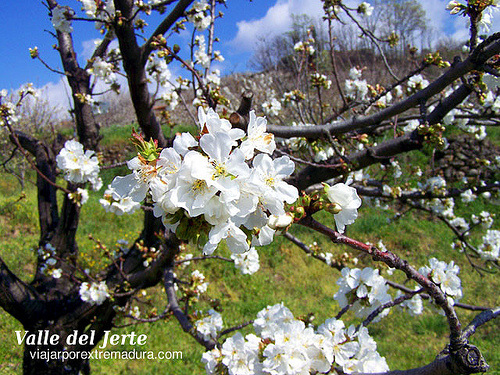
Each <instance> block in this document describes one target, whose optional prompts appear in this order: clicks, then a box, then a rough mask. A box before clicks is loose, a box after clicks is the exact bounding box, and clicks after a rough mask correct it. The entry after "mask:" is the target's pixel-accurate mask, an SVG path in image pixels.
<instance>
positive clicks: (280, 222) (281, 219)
mask: <svg viewBox="0 0 500 375" xmlns="http://www.w3.org/2000/svg"><path fill="white" fill-rule="evenodd" d="M292 222H293V218H292V216H291V215H289V214H284V215H279V216H277V215H271V216H269V220H268V222H267V225H269V227H270V228H271V229H274V230H276V229H280V228H286V227H288V226H289V225H290V224H292Z"/></svg>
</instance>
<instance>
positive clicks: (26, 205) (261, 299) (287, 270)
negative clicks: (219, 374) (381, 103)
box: [0, 127, 500, 375]
mask: <svg viewBox="0 0 500 375" xmlns="http://www.w3.org/2000/svg"><path fill="white" fill-rule="evenodd" d="M185 130H186V129H182V128H178V129H175V131H185ZM103 132H104V141H103V146H104V148H105V149H109V148H110V147H111V145H114V146H113V148H114V149H116V148H119V147H120V145H121V146H125V145H127V138H128V137H129V135H130V128H116V127H110V128H105V129H104V130H103ZM497 133H498V132H492V133H491V135H492V137H491V138H492V139H499V138H498V134H497ZM495 135H496V137H495ZM124 148H125V147H122V148H121V149H124ZM120 156H121V157H122V160H126V157H127V156H130V155H120ZM405 157H406V158H408V159H410V161H411V162H410V163H404V165H411V164H412V163H413V164H415V163H419V160H422V159H421V158H419V152H414V153H412V154H410V155H407V156H405ZM401 164H402V165H403V163H401ZM421 167H422V168H425V167H426V166H425V165H422V166H421ZM125 173H127V169H126V167H122V168H121V169H118V170H117V169H114V170H106V171H103V179H104V186H106V185H107V184H108V183H109V182H110V181H111V179H112V177H113V176H114V175H115V174H122V175H123V174H125ZM26 180H27V181H26V185H25V189H24V191H21V188H20V185H19V183H18V182H17V180H16V179H15V178H14V177H13V176H12V175H9V174H7V173H4V172H2V173H1V174H0V256H1V257H2V258H3V259H4V260H5V262H6V263H7V264H8V265H9V267H10V269H11V270H12V271H13V272H14V273H16V274H18V275H20V277H21V278H22V279H23V280H24V281H26V282H28V281H29V280H31V278H32V276H33V272H34V270H35V249H36V246H37V241H38V216H37V203H36V188H35V186H34V185H33V184H32V183H31V181H34V180H35V176H34V174H33V173H31V172H30V173H27V177H26ZM61 181H62V180H61ZM61 197H62V196H60V198H61ZM101 197H102V191H100V192H97V193H96V192H91V193H90V199H89V201H88V202H87V203H86V204H85V205H84V206H83V208H82V220H81V223H80V226H79V229H78V235H77V241H78V243H79V248H80V250H81V263H82V264H83V266H85V267H87V268H89V269H90V270H93V271H96V270H99V269H102V266H103V265H105V264H106V263H107V262H108V261H107V258H106V256H104V255H103V254H102V252H101V251H100V250H98V249H96V246H95V242H94V241H92V240H90V239H89V235H90V234H92V236H93V238H95V239H99V240H100V241H102V242H103V243H104V244H106V246H107V247H108V248H109V249H111V250H113V249H116V241H117V240H118V239H126V240H127V241H129V242H132V241H133V240H134V239H135V238H137V235H138V233H139V232H140V230H141V225H142V219H141V218H142V213H141V212H138V213H135V214H133V215H124V216H120V217H116V216H114V215H112V214H110V213H106V212H105V211H104V210H103V209H102V207H101V205H100V204H99V199H100V198H101ZM456 204H457V207H456V212H457V214H459V213H460V212H461V211H462V210H463V209H464V208H465V207H464V205H463V203H461V202H460V201H459V200H458V199H457V202H456ZM472 204H473V206H472V207H469V212H471V213H475V214H476V215H477V214H478V213H479V212H481V211H482V210H483V209H486V205H485V202H484V200H483V199H482V198H479V199H477V200H476V201H475V202H473V203H472ZM470 208H472V210H470ZM487 209H488V210H489V212H491V213H494V214H496V215H497V218H498V217H500V207H499V206H493V207H492V206H491V205H489V206H488V208H487ZM393 218H394V211H392V210H388V211H382V210H380V209H378V208H374V207H370V206H369V205H368V204H366V202H364V204H363V206H362V208H361V209H360V210H359V218H358V219H357V220H356V222H355V224H353V225H351V226H349V228H348V232H347V234H348V235H349V236H350V237H353V238H356V239H359V240H362V241H369V242H372V243H377V242H378V241H379V240H380V239H382V240H383V242H384V244H385V245H386V246H387V248H388V249H389V250H391V251H394V252H396V253H397V254H398V255H400V256H401V257H402V258H405V259H407V260H408V261H409V262H410V263H411V264H413V265H414V266H415V267H416V268H419V267H421V266H424V265H426V264H427V263H428V259H429V258H431V257H436V258H438V259H439V260H442V261H446V262H450V261H451V260H454V261H455V263H456V264H458V265H459V266H460V277H461V280H462V287H463V290H464V297H463V298H462V300H461V302H463V303H466V304H473V305H474V304H478V305H482V306H488V307H494V306H498V305H500V296H499V294H498V290H500V278H499V277H498V273H493V274H490V273H484V275H483V276H480V275H479V274H478V273H477V272H476V271H474V270H473V269H472V267H471V266H470V264H469V262H468V260H467V258H466V256H465V255H464V254H461V253H458V252H457V251H456V250H453V249H452V248H451V246H450V244H451V243H452V241H453V234H452V232H451V231H450V230H449V229H448V228H447V227H446V226H445V225H444V224H443V223H441V222H440V221H439V220H438V219H436V218H432V217H430V216H428V215H426V214H421V213H417V212H410V213H409V214H406V215H404V216H403V217H401V218H399V219H397V220H392V219H393ZM328 221H330V222H331V223H332V224H333V217H332V216H331V217H327V216H326V214H325V216H324V217H323V222H325V223H327V222H328ZM389 221H390V223H389ZM496 226H498V224H496ZM495 229H499V228H496V227H495ZM290 232H291V233H293V234H294V235H296V236H297V237H299V238H300V239H301V240H302V241H303V242H305V243H306V244H312V243H313V242H316V243H317V245H318V248H317V250H318V252H320V253H321V252H331V253H333V254H334V257H335V258H341V257H342V254H344V253H345V252H347V253H348V254H350V257H349V259H348V260H347V261H346V265H348V266H350V267H360V268H363V267H366V266H369V267H376V268H379V269H380V270H381V274H382V275H383V276H384V277H386V278H387V279H391V280H394V281H398V282H404V280H405V278H404V276H403V275H402V274H401V273H400V272H397V271H396V272H394V274H393V275H392V276H389V275H388V274H387V271H388V269H387V267H385V266H384V265H383V264H379V263H375V262H373V261H372V260H371V259H370V258H369V257H366V256H362V255H361V254H357V253H355V251H353V250H351V249H349V248H347V247H345V246H341V245H334V244H331V243H329V241H328V240H327V239H326V238H322V237H320V236H319V235H318V234H313V233H311V232H309V231H308V230H306V229H305V228H302V227H297V226H292V228H291V229H290ZM479 237H480V236H479V235H478V236H477V238H476V239H477V241H479ZM258 251H259V255H260V259H261V261H260V264H261V269H260V270H259V271H258V272H257V273H256V274H254V275H251V276H248V275H241V274H240V273H239V271H238V270H236V269H235V268H234V266H233V265H232V264H228V263H226V262H220V261H217V260H213V261H212V260H210V261H205V262H204V263H198V264H194V262H192V263H191V264H190V265H189V266H188V267H187V268H186V269H185V273H186V275H187V274H188V272H189V273H190V272H191V271H192V270H194V269H199V270H200V271H201V272H203V273H204V274H205V276H206V277H207V281H208V282H209V283H210V284H209V287H208V291H207V293H206V294H205V297H206V300H205V299H202V300H200V303H199V304H197V305H196V307H195V308H196V309H199V310H203V311H206V310H207V309H208V308H209V307H210V302H212V304H213V303H214V301H213V300H215V299H217V300H220V301H221V302H222V303H221V306H224V308H223V310H222V311H221V314H222V317H223V319H224V328H228V327H231V326H235V325H238V324H240V323H243V322H246V321H248V320H251V319H254V318H255V316H256V313H257V312H258V311H260V310H261V309H262V308H264V307H266V306H267V305H274V304H276V303H279V302H281V301H283V302H284V304H285V305H286V306H287V307H289V308H290V309H291V311H292V312H293V313H294V316H295V317H298V318H305V317H306V316H307V315H308V314H310V313H312V314H313V315H314V320H313V323H314V324H318V325H319V324H321V323H322V322H323V321H324V320H325V319H327V318H329V317H333V316H335V315H336V314H337V313H338V311H339V307H338V304H337V302H336V301H334V299H333V294H334V293H335V292H336V290H337V289H338V286H337V285H336V280H337V278H338V277H339V275H340V273H339V271H337V270H336V269H333V268H330V267H328V266H327V265H325V264H324V263H321V262H320V261H318V260H316V259H314V258H312V257H309V256H306V255H305V254H304V253H303V252H302V250H300V249H299V248H298V247H296V246H295V245H293V244H292V243H291V242H289V241H287V240H286V239H285V238H283V237H277V240H276V241H275V242H274V243H273V244H271V245H269V246H265V247H262V248H260V249H258ZM185 253H192V254H194V255H195V256H196V255H198V254H199V250H196V249H192V248H189V247H188V248H187V249H186V250H185ZM221 253H222V254H224V255H226V256H227V255H229V252H228V251H227V249H222V252H221ZM355 257H357V258H358V263H357V264H356V265H354V261H353V259H354V258H355ZM180 276H181V278H182V275H180ZM394 294H395V293H393V295H394ZM141 299H142V300H143V301H144V302H145V303H139V304H138V306H139V308H140V310H141V317H149V316H153V315H154V313H161V312H162V311H163V309H164V308H165V306H166V304H167V302H166V297H165V295H164V292H163V291H162V288H161V287H155V288H152V289H148V290H147V291H146V296H144V297H142V296H141ZM209 299H212V301H209ZM424 305H425V312H424V314H422V315H420V316H417V317H411V316H409V315H408V313H406V312H402V311H400V310H399V309H398V308H395V309H393V310H392V311H391V312H390V317H386V318H384V319H382V321H380V322H378V323H372V324H371V325H370V326H369V331H370V334H371V335H372V336H373V337H374V339H375V340H376V341H377V344H378V348H379V352H380V354H381V355H383V356H385V357H386V359H387V361H388V364H389V366H390V368H391V370H393V369H407V368H412V367H418V366H421V365H424V364H426V363H429V362H431V361H432V360H433V359H434V357H435V355H436V353H438V352H439V351H440V350H442V349H443V348H444V346H445V345H446V343H447V342H448V325H447V323H446V319H445V317H444V316H442V315H439V314H436V313H435V312H433V311H432V310H431V307H430V305H429V303H427V302H424ZM192 311H194V310H192ZM457 312H458V314H459V317H460V319H461V321H462V322H463V324H467V323H468V322H469V321H470V320H471V319H472V318H473V317H474V316H475V315H476V314H477V313H476V312H470V311H465V310H463V309H457ZM351 318H352V316H349V318H347V319H345V321H346V322H349V321H351V320H352V319H351ZM127 323H130V321H129V320H123V319H122V320H119V321H117V324H118V325H125V324H127ZM22 329H23V328H22V326H21V325H20V324H19V323H18V322H17V321H16V320H15V319H14V318H12V317H11V316H9V315H8V314H7V313H5V312H4V311H3V310H2V311H0V337H1V340H0V374H21V373H22V357H23V350H22V347H20V346H19V345H18V344H17V341H16V336H15V333H14V331H15V330H22ZM499 330H500V322H499V321H498V320H494V321H492V322H490V324H487V325H484V326H482V327H480V328H479V329H478V331H477V333H476V334H475V335H474V336H473V337H472V340H471V342H472V343H473V344H475V345H476V346H478V348H480V350H481V352H482V353H484V354H485V358H486V361H487V362H488V364H489V365H490V369H491V370H490V371H489V374H497V375H498V374H500V352H499V350H498V348H499V347H500V335H498V332H499ZM251 331H252V328H251V326H250V327H247V328H245V329H244V330H243V333H246V332H251ZM130 332H135V333H136V334H137V335H139V334H146V335H147V337H148V340H147V344H146V345H145V346H144V347H143V348H141V349H142V350H148V351H153V352H160V351H182V360H180V359H171V360H164V361H159V360H157V361H148V360H120V361H119V360H105V359H101V360H93V361H91V370H92V373H94V374H102V373H108V374H160V373H161V374H176V375H184V374H185V375H188V374H204V373H205V371H204V368H203V364H202V363H201V355H202V353H203V348H202V347H201V346H199V345H196V343H195V342H194V340H193V338H192V337H191V336H190V335H188V334H186V333H184V332H182V330H181V328H180V326H179V324H178V322H177V321H176V320H175V319H173V318H169V319H166V320H164V321H159V322H156V323H153V324H150V323H145V324H137V325H130V326H128V327H125V328H121V329H115V330H113V333H118V334H126V333H130ZM131 349H136V350H138V348H137V347H134V346H130V345H123V346H121V345H118V346H115V347H113V348H108V350H131Z"/></svg>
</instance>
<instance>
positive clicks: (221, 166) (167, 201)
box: [104, 107, 298, 258]
mask: <svg viewBox="0 0 500 375" xmlns="http://www.w3.org/2000/svg"><path fill="white" fill-rule="evenodd" d="M198 116H199V124H200V129H201V130H202V135H201V136H200V138H199V140H197V139H195V138H194V137H193V136H192V135H191V134H189V133H183V134H180V135H178V136H177V137H176V138H175V139H174V142H173V147H169V148H165V149H163V150H161V152H160V150H159V149H158V148H157V147H156V145H155V144H154V142H152V141H150V142H145V141H144V140H142V139H141V138H137V137H139V136H136V138H137V145H138V149H139V155H138V156H137V157H135V158H134V159H132V160H130V161H129V162H128V167H129V168H130V169H131V170H132V173H131V174H130V175H128V176H124V177H116V178H115V179H114V181H113V182H112V184H111V185H110V186H109V187H108V190H107V191H106V193H105V196H107V198H106V197H105V198H104V200H105V202H104V203H105V206H106V207H109V209H111V208H113V207H115V209H116V210H117V211H118V212H127V208H130V209H131V210H132V209H135V208H136V207H137V204H139V203H140V202H142V201H143V200H144V199H145V198H146V196H147V195H148V196H150V197H151V199H152V201H153V204H154V214H155V215H156V216H157V217H162V220H163V223H164V224H165V226H166V227H167V228H168V229H170V230H172V231H175V232H176V234H177V235H178V236H179V238H181V239H184V240H193V239H194V240H196V241H197V244H198V245H199V246H201V247H203V251H204V253H205V254H211V253H213V251H214V250H215V249H216V248H217V246H218V245H219V243H220V242H221V241H222V240H224V239H225V240H226V244H227V246H228V247H229V249H230V250H231V252H233V253H237V254H241V253H245V252H248V251H249V250H250V247H251V246H260V245H264V244H268V243H270V242H271V241H272V239H273V235H274V232H275V231H274V230H273V229H272V228H271V227H270V226H269V225H267V223H268V220H269V217H270V216H271V215H276V216H281V215H285V208H284V207H285V206H284V205H285V203H288V204H292V203H294V202H295V200H296V199H297V198H298V191H297V189H296V188H295V187H293V186H291V185H288V184H287V183H286V182H285V181H284V179H285V178H287V177H288V176H290V174H291V173H292V172H293V170H294V163H293V162H292V161H291V160H290V159H289V158H288V157H287V156H283V157H280V158H277V159H274V160H273V159H272V158H271V157H270V156H269V155H268V154H272V152H273V151H274V149H275V147H276V144H275V142H274V137H273V135H272V134H268V133H266V120H265V119H264V118H261V117H256V116H255V113H254V112H251V113H250V121H249V125H248V132H247V133H245V132H244V131H243V130H240V129H232V128H231V124H230V123H229V121H227V120H225V119H221V118H219V116H218V115H217V114H216V113H215V112H214V111H213V110H209V111H208V113H205V111H204V110H203V109H202V108H201V107H200V108H199V113H198ZM256 151H257V152H258V153H257V154H256ZM125 200H126V202H125ZM127 205H128V206H127ZM200 219H201V220H200ZM247 258H248V257H247Z"/></svg>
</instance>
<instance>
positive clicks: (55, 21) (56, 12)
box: [51, 5, 73, 33]
mask: <svg viewBox="0 0 500 375" xmlns="http://www.w3.org/2000/svg"><path fill="white" fill-rule="evenodd" d="M72 16H73V11H72V10H71V8H69V7H62V6H60V5H58V6H56V7H55V8H53V9H52V19H51V21H52V26H54V29H56V30H57V31H60V32H62V33H72V32H73V27H72V26H71V18H72Z"/></svg>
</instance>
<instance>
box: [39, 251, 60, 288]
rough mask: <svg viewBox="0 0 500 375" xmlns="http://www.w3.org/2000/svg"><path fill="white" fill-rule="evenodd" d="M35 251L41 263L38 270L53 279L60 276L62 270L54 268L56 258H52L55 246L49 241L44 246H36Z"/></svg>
mask: <svg viewBox="0 0 500 375" xmlns="http://www.w3.org/2000/svg"><path fill="white" fill-rule="evenodd" d="M37 253H38V256H39V257H40V259H41V263H42V264H41V267H40V271H41V272H43V273H44V274H46V275H50V276H52V277H53V278H54V279H59V278H60V277H61V276H62V270H61V269H60V268H56V264H57V259H55V258H53V257H54V256H55V255H56V248H55V247H54V246H52V244H51V243H46V244H45V246H43V247H40V248H38V250H37Z"/></svg>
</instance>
